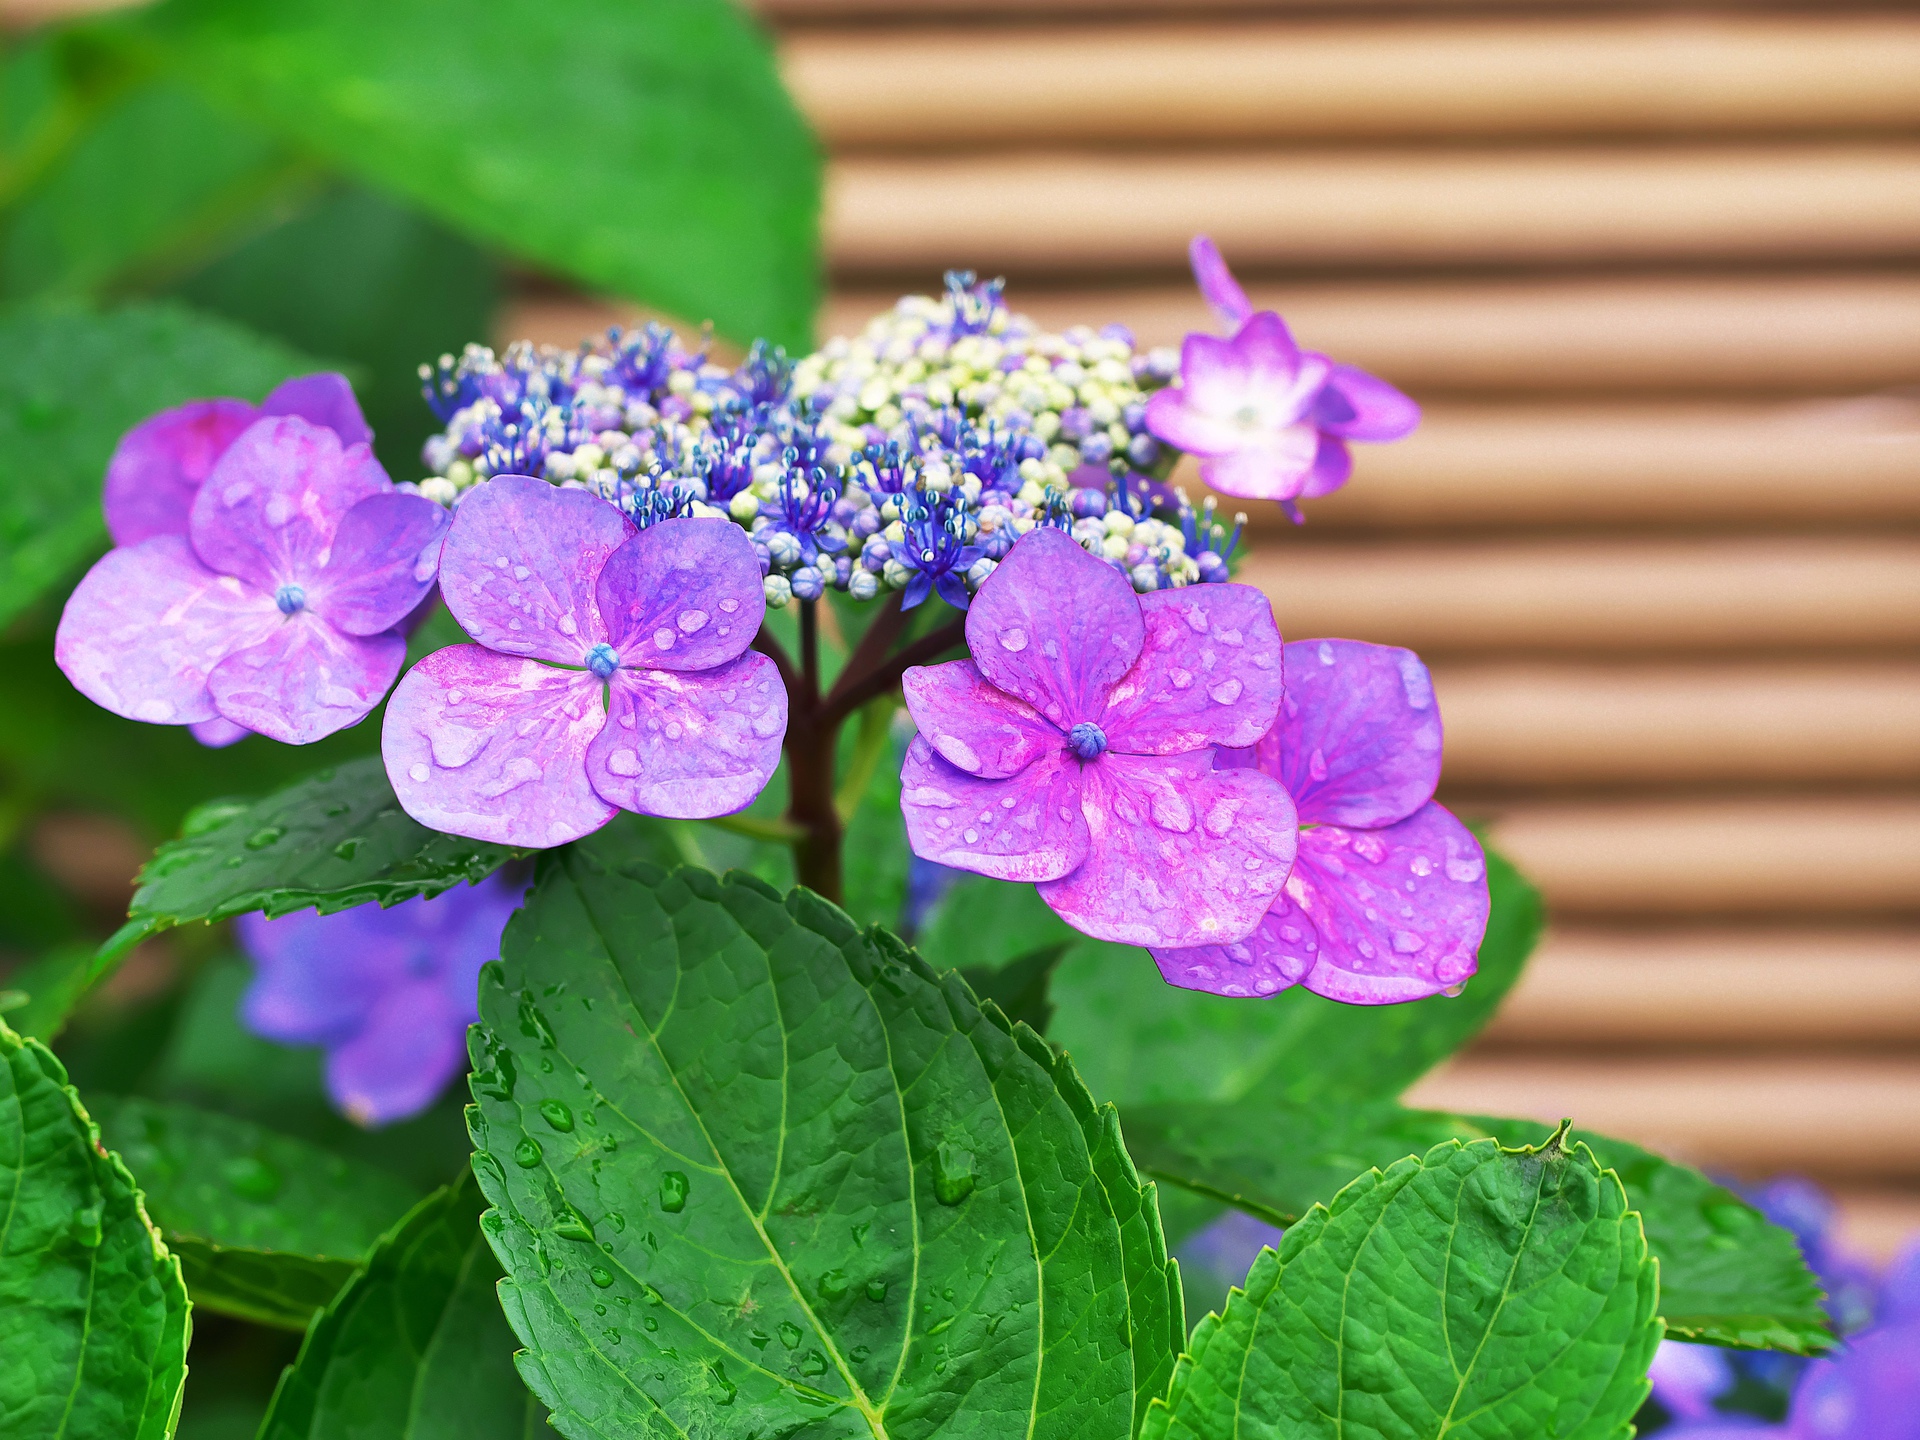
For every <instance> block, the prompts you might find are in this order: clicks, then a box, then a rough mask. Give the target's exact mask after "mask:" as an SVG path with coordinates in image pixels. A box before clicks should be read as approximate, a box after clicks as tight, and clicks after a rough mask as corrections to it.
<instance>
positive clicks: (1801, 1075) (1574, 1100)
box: [1407, 1055, 1920, 1175]
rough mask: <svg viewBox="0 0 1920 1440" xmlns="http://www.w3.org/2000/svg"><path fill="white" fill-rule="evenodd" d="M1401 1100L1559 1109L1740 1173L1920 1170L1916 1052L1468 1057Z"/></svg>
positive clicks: (1486, 1109)
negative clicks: (1874, 1055) (1884, 1055)
mask: <svg viewBox="0 0 1920 1440" xmlns="http://www.w3.org/2000/svg"><path fill="white" fill-rule="evenodd" d="M1407 1099H1408V1101H1409V1102H1410V1103H1412V1104H1415V1105H1422V1106H1432V1107H1436V1108H1441V1109H1450V1110H1468V1111H1474V1112H1478V1113H1480V1114H1493V1115H1525V1116H1529V1117H1531V1118H1533V1119H1537V1120H1539V1121H1541V1122H1542V1123H1543V1124H1546V1125H1551V1124H1552V1123H1553V1122H1554V1121H1556V1120H1558V1119H1560V1118H1561V1117H1562V1116H1571V1117H1572V1119H1573V1121H1574V1123H1575V1124H1577V1125H1580V1126H1583V1127H1585V1128H1587V1129H1591V1130H1598V1131H1601V1132H1602V1133H1604V1134H1608V1135H1617V1136H1619V1137H1620V1138H1621V1139H1623V1140H1631V1141H1634V1142H1635V1143H1636V1144H1641V1145H1645V1146H1647V1147H1649V1148H1651V1149H1655V1150H1658V1151H1660V1152H1661V1153H1662V1154H1665V1155H1671V1156H1673V1157H1674V1158H1676V1159H1681V1160H1687V1161H1691V1162H1692V1163H1694V1164H1699V1165H1708V1166H1728V1167H1732V1168H1734V1169H1736V1170H1741V1171H1744V1172H1746V1173H1748V1174H1767V1173H1770V1172H1775V1171H1780V1170H1799V1171H1807V1170H1814V1171H1825V1172H1827V1173H1841V1174H1845V1173H1851V1174H1857V1175H1913V1174H1917V1173H1920V1059H1911V1060H1909V1059H1858V1058H1851V1057H1842V1056H1824V1055H1822V1056H1808V1057H1800V1056H1752V1057H1740V1058H1711V1057H1701V1058H1682V1057H1674V1058H1664V1057H1638V1058H1636V1059H1635V1060H1634V1061H1633V1063H1632V1064H1631V1065H1621V1066H1612V1065H1607V1064H1605V1063H1602V1062H1597V1061H1585V1060H1572V1061H1555V1060H1548V1059H1531V1058H1528V1059H1521V1058H1518V1057H1514V1058H1506V1057H1498V1056H1466V1057H1463V1058H1461V1059H1459V1060H1457V1061H1455V1062H1453V1063H1452V1064H1450V1065H1448V1066H1446V1067H1445V1068H1443V1069H1441V1070H1440V1071H1438V1072H1436V1073H1435V1074H1433V1075H1430V1076H1427V1077H1426V1078H1425V1079H1423V1080H1421V1081H1420V1082H1419V1083H1418V1084H1416V1085H1415V1086H1414V1087H1413V1089H1412V1090H1410V1091H1409V1092H1408V1094H1407Z"/></svg>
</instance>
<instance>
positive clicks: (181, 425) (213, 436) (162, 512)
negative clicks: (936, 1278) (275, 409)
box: [101, 400, 260, 545]
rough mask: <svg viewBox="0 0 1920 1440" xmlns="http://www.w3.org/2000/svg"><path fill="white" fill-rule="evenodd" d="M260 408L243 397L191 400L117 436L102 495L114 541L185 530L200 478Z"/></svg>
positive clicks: (131, 542) (136, 540) (123, 542)
mask: <svg viewBox="0 0 1920 1440" xmlns="http://www.w3.org/2000/svg"><path fill="white" fill-rule="evenodd" d="M259 413H260V412H259V411H257V410H255V409H254V407H253V406H251V405H249V404H248V403H247V402H246V401H244V400H190V401H188V402H187V403H186V404H185V405H177V406H175V407H174V408H173V409H171V410H162V411H161V412H160V413H159V414H157V415H149V416H148V417H147V418H146V419H144V420H142V421H141V422H140V423H139V424H138V425H136V426H134V427H133V428H132V429H131V430H129V431H127V433H126V434H125V435H123V436H121V437H120V443H119V444H118V445H117V446H115V447H114V451H113V458H112V459H111V460H109V461H108V462H107V483H106V489H105V491H104V492H103V494H102V496H101V505H102V507H103V508H104V509H105V511H106V516H107V533H108V534H109V535H111V536H112V537H113V543H114V544H116V545H137V544H139V543H140V542H141V541H142V540H149V539H152V538H153V537H154V536H155V535H185V534H186V533H187V516H188V515H189V514H190V513H191V512H192V510H193V497H194V496H195V495H196V494H198V493H199V490H200V482H201V481H203V480H205V479H206V478H207V472H208V471H210V470H211V469H213V464H214V461H216V460H218V459H219V458H220V457H221V455H223V454H224V453H225V452H226V448H227V447H228V446H229V445H231V444H232V443H233V442H234V439H235V438H236V437H237V436H238V435H239V434H240V432H241V431H243V430H245V429H246V428H247V427H248V426H249V425H251V424H253V422H254V421H255V419H257V418H258V417H259Z"/></svg>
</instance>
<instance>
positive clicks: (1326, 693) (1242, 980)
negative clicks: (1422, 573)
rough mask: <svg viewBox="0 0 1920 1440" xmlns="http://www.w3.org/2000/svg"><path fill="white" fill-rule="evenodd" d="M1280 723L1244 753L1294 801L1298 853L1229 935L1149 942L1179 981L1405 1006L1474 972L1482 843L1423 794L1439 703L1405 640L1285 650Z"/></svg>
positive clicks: (1431, 771) (1480, 928)
mask: <svg viewBox="0 0 1920 1440" xmlns="http://www.w3.org/2000/svg"><path fill="white" fill-rule="evenodd" d="M1285 673H1286V698H1285V700H1284V701H1283V703H1282V705H1281V709H1280V717H1279V719H1278V721H1277V722H1276V723H1275V724H1274V726H1273V729H1272V730H1270V731H1269V732H1268V733H1267V734H1266V735H1265V736H1263V737H1262V738H1261V740H1260V743H1259V745H1258V746H1257V747H1256V748H1255V749H1253V750H1252V751H1251V752H1248V753H1246V754H1243V755H1238V756H1227V755H1223V756H1222V757H1221V760H1222V763H1223V764H1226V765H1234V764H1252V765H1255V766H1257V767H1258V768H1259V769H1260V770H1261V771H1262V772H1264V773H1265V774H1268V775H1271V776H1273V777H1274V778H1275V779H1276V780H1278V781H1279V782H1280V783H1281V784H1283V785H1285V786H1286V788H1287V791H1288V793H1289V794H1290V795H1292V797H1293V801H1294V804H1295V805H1296V806H1297V807H1298V809H1299V816H1300V846H1299V854H1298V855H1297V856H1296V857H1295V858H1294V862H1293V873H1292V874H1291V875H1290V876H1289V877H1288V879H1287V883H1286V888H1285V889H1284V890H1283V891H1282V892H1281V893H1280V894H1279V895H1278V896H1276V897H1275V898H1274V901H1273V906H1272V908H1271V909H1270V910H1269V911H1268V912H1267V913H1266V915H1265V916H1263V917H1262V918H1261V919H1260V921H1259V923H1258V926H1257V928H1254V929H1253V930H1252V932H1251V933H1250V934H1245V935H1244V936H1241V937H1235V939H1234V940H1233V942H1232V943H1221V944H1214V945H1207V946H1202V947H1198V948H1194V949H1183V950H1176V949H1172V948H1170V947H1169V948H1157V949H1155V950H1154V959H1155V960H1156V961H1157V962H1158V963H1159V966H1160V973H1161V974H1162V975H1164V976H1165V977H1166V978H1167V980H1168V981H1169V982H1170V983H1172V984H1175V985H1179V986H1182V987H1184V988H1186V989H1189V990H1209V991H1212V992H1213V993H1214V994H1216V995H1272V994H1274V993H1275V992H1277V991H1280V990H1284V989H1285V988H1287V987H1288V986H1290V985H1300V984H1304V985H1305V986H1306V987H1307V988H1308V989H1309V990H1311V991H1313V992H1314V993H1315V994H1317V995H1324V996H1326V997H1327V998H1328V999H1330V1000H1343V1001H1346V1002H1347V1003H1349V1004H1355V1005H1382V1004H1390V1003H1393V1002H1396V1001H1401V1000H1418V999H1420V998H1421V997H1423V996H1427V995H1435V994H1439V993H1441V992H1442V991H1446V990H1451V989H1453V988H1455V987H1456V986H1458V985H1460V984H1461V983H1463V982H1464V981H1465V980H1466V978H1467V977H1468V976H1469V975H1471V974H1473V971H1474V966H1475V963H1476V961H1477V959H1478V956H1479V951H1480V940H1481V937H1482V936H1483V935H1484V934H1485V933H1486V928H1487V908H1488V899H1487V866H1486V859H1485V857H1484V855H1483V854H1482V853H1481V849H1480V842H1479V841H1477V840H1475V839H1474V838H1473V833H1472V832H1471V831H1469V830H1468V829H1467V827H1466V826H1464V825H1462V824H1461V823H1460V822H1459V821H1458V820H1456V819H1455V818H1454V817H1453V816H1452V815H1451V814H1449V813H1448V812H1447V811H1446V810H1445V809H1443V808H1442V807H1440V806H1439V805H1436V804H1434V803H1433V790H1434V786H1435V785H1436V784H1438V783H1439V779H1440V712H1439V710H1438V708H1437V707H1436V706H1435V704H1434V699H1433V685H1432V682H1431V680H1430V679H1429V678H1428V675H1427V669H1426V666H1424V665H1422V664H1421V663H1420V660H1419V657H1417V656H1416V655H1414V654H1413V652H1412V651H1410V650H1400V649H1396V648H1394V647H1391V646H1386V645H1367V644H1362V643H1361V642H1359V641H1357V640H1296V641H1293V642H1292V643H1290V644H1288V645H1287V646H1286V649H1285Z"/></svg>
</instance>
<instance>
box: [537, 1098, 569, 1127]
mask: <svg viewBox="0 0 1920 1440" xmlns="http://www.w3.org/2000/svg"><path fill="white" fill-rule="evenodd" d="M540 1115H541V1118H543V1119H544V1120H545V1121H546V1122H547V1124H549V1125H551V1126H552V1127H553V1128H554V1129H556V1130H558V1131H560V1132H561V1133H563V1134H564V1133H565V1132H566V1131H569V1130H571V1129H573V1111H571V1110H569V1109H568V1108H567V1107H566V1106H565V1105H563V1104H561V1103H560V1101H558V1100H542V1101H541V1102H540Z"/></svg>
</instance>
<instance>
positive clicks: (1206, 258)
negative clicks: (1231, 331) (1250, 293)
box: [1187, 235, 1253, 325]
mask: <svg viewBox="0 0 1920 1440" xmlns="http://www.w3.org/2000/svg"><path fill="white" fill-rule="evenodd" d="M1187 259H1188V260H1189V261H1190V262H1191V263H1192V265H1193V279H1194V283H1195V284H1196V285H1198V286H1199V287H1200V295H1201V298H1202V299H1204V300H1205V301H1206V302H1207V304H1209V305H1211V306H1212V307H1213V308H1214V310H1215V312H1216V313H1217V314H1218V315H1219V316H1220V318H1221V319H1222V320H1224V321H1226V322H1227V323H1228V324H1229V325H1239V324H1241V323H1242V322H1243V321H1244V320H1245V319H1246V318H1247V317H1248V316H1249V315H1251V314H1252V313H1253V304H1252V302H1251V301H1249V300H1248V299H1247V292H1246V291H1244V290H1242V289H1241V288H1240V282H1239V281H1238V280H1235V279H1234V278H1233V272H1232V271H1231V270H1229V269H1227V262H1226V261H1225V260H1224V259H1222V258H1221V255H1220V248H1219V247H1218V246H1217V245H1215V244H1214V243H1213V241H1212V240H1211V239H1209V238H1208V237H1207V236H1205V235H1196V236H1194V237H1193V242H1192V243H1191V244H1190V245H1188V246H1187Z"/></svg>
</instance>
